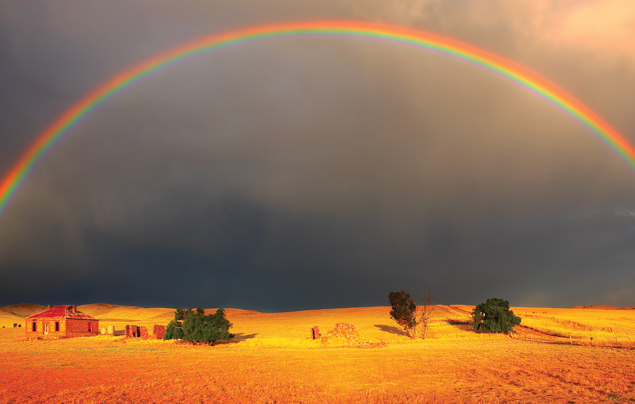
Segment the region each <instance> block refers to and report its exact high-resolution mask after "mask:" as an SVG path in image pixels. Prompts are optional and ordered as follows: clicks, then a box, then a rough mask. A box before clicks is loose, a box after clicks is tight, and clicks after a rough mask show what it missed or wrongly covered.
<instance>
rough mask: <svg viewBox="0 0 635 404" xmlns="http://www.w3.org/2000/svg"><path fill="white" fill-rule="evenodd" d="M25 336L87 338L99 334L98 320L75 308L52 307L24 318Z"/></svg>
mask: <svg viewBox="0 0 635 404" xmlns="http://www.w3.org/2000/svg"><path fill="white" fill-rule="evenodd" d="M25 325H26V330H25V331H26V336H27V337H35V336H38V337H39V336H51V337H68V338H70V337H88V336H94V335H97V334H98V333H99V320H97V319H96V318H94V317H91V316H89V315H88V314H84V313H82V312H81V311H78V310H77V306H74V305H73V306H53V307H50V306H49V308H48V309H47V310H44V311H43V312H41V313H37V314H34V315H32V316H30V317H27V318H26V324H25Z"/></svg>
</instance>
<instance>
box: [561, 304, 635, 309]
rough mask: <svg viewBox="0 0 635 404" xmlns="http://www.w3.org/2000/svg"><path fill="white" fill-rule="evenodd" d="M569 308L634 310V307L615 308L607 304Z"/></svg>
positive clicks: (572, 307)
mask: <svg viewBox="0 0 635 404" xmlns="http://www.w3.org/2000/svg"><path fill="white" fill-rule="evenodd" d="M569 308H570V309H593V310H633V309H635V306H622V307H617V306H611V305H608V304H592V305H589V306H580V305H576V306H571V307H569Z"/></svg>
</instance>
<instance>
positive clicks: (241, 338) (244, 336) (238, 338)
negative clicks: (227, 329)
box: [232, 332, 258, 342]
mask: <svg viewBox="0 0 635 404" xmlns="http://www.w3.org/2000/svg"><path fill="white" fill-rule="evenodd" d="M256 335H258V333H255V334H244V333H242V332H239V333H238V334H235V335H234V338H232V342H240V341H244V340H246V339H252V338H256Z"/></svg>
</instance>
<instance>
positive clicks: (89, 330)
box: [88, 323, 93, 332]
mask: <svg viewBox="0 0 635 404" xmlns="http://www.w3.org/2000/svg"><path fill="white" fill-rule="evenodd" d="M92 325H93V323H88V332H92V331H93V329H92Z"/></svg>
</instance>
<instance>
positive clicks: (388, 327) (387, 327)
mask: <svg viewBox="0 0 635 404" xmlns="http://www.w3.org/2000/svg"><path fill="white" fill-rule="evenodd" d="M375 327H377V328H379V329H380V330H381V331H383V332H389V333H391V334H395V335H403V336H404V337H407V336H408V334H406V332H405V331H404V330H402V329H401V328H398V327H395V326H394V325H383V324H375Z"/></svg>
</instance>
